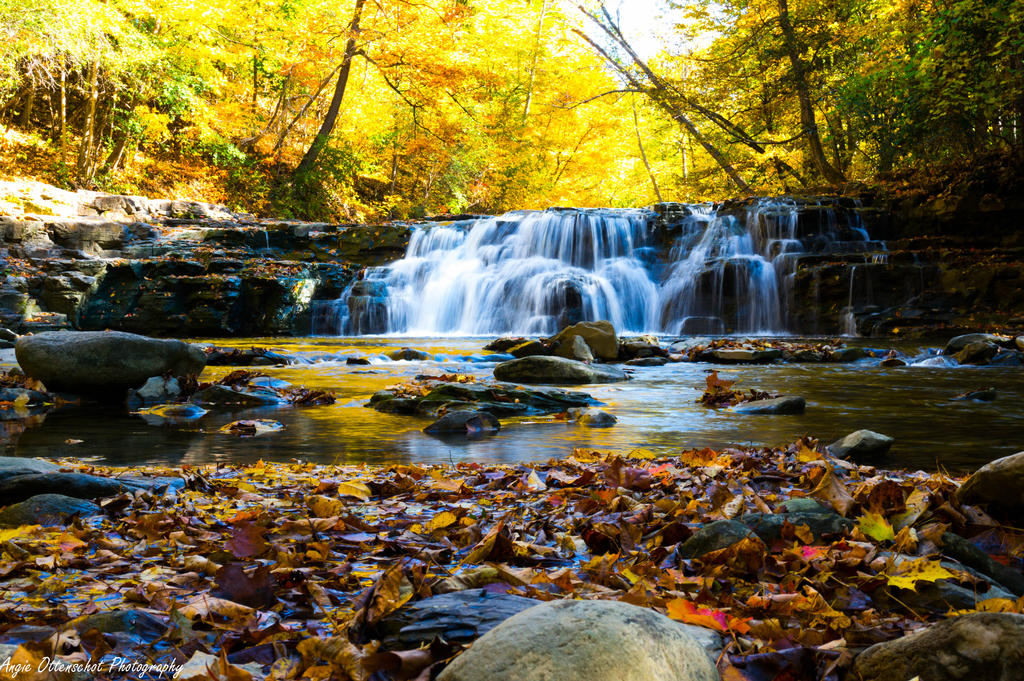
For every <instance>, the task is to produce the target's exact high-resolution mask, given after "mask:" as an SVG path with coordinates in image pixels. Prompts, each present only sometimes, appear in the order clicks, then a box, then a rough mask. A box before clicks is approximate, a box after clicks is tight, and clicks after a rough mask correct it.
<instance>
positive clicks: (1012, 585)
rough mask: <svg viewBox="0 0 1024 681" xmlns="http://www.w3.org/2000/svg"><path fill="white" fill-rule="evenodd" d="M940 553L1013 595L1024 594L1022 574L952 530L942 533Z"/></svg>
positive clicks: (1023, 575)
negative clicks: (993, 581) (996, 583)
mask: <svg viewBox="0 0 1024 681" xmlns="http://www.w3.org/2000/svg"><path fill="white" fill-rule="evenodd" d="M942 553H943V554H944V555H946V556H949V557H950V558H953V559H954V560H957V561H959V562H961V563H963V564H964V565H966V566H967V567H969V568H972V569H974V570H977V571H978V572H980V573H981V574H983V575H985V576H986V577H989V578H990V579H993V580H995V581H996V582H998V583H999V585H1000V586H1002V587H1004V588H1006V589H1007V590H1009V591H1011V592H1012V593H1013V594H1014V595H1015V596H1022V595H1024V574H1022V573H1021V572H1020V570H1014V569H1013V568H1012V567H1009V566H1007V565H1003V564H1002V563H1000V562H998V561H996V560H994V559H993V558H992V556H990V555H988V554H987V553H985V552H984V551H982V550H981V549H979V548H978V547H977V546H975V545H974V544H972V543H971V542H969V541H968V540H966V539H964V538H963V537H961V536H960V535H958V534H954V533H953V532H945V533H943V535H942Z"/></svg>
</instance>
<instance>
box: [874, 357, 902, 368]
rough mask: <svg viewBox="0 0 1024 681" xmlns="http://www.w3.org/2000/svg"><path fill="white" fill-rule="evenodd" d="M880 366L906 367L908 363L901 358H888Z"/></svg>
mask: <svg viewBox="0 0 1024 681" xmlns="http://www.w3.org/2000/svg"><path fill="white" fill-rule="evenodd" d="M879 366H883V367H905V366H907V363H906V362H905V361H903V360H902V359H900V358H899V357H886V358H885V359H883V360H882V361H881V363H879Z"/></svg>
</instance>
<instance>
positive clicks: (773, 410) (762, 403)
mask: <svg viewBox="0 0 1024 681" xmlns="http://www.w3.org/2000/svg"><path fill="white" fill-rule="evenodd" d="M806 408H807V401H806V400H805V399H804V398H802V397H797V396H795V395H785V396H783V397H774V398H771V399H767V400H751V401H750V402H740V403H739V404H737V405H736V406H734V407H733V408H732V411H734V412H736V413H737V414H803V413H804V410H805V409H806Z"/></svg>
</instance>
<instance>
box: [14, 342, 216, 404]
mask: <svg viewBox="0 0 1024 681" xmlns="http://www.w3.org/2000/svg"><path fill="white" fill-rule="evenodd" d="M14 351H15V356H16V357H17V359H18V364H20V365H21V368H22V370H23V371H24V372H25V373H26V374H28V375H29V376H31V377H32V378H36V379H38V380H40V381H42V382H43V385H45V386H46V388H47V389H48V390H55V391H59V392H69V393H77V394H86V395H104V394H105V395H109V396H110V397H113V398H120V397H122V396H123V395H122V393H123V392H124V391H125V390H128V389H130V388H138V387H140V386H142V385H143V384H144V383H146V381H147V380H148V379H149V378H150V377H152V376H162V375H164V374H169V375H172V376H198V375H199V373H200V372H201V371H202V370H203V367H204V366H205V365H206V355H205V354H204V353H203V351H202V350H200V349H199V348H197V347H194V346H192V345H189V344H188V343H185V342H183V341H179V340H168V339H160V338H148V337H146V336H139V335H136V334H134V333H122V332H120V331H48V332H46V333H39V334H36V335H34V336H22V337H20V338H19V339H18V342H17V344H16V345H15V349H14Z"/></svg>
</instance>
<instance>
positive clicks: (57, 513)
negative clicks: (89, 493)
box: [0, 494, 100, 527]
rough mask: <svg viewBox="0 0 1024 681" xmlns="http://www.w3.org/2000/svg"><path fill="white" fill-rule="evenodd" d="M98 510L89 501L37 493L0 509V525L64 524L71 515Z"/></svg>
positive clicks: (94, 513) (90, 513)
mask: <svg viewBox="0 0 1024 681" xmlns="http://www.w3.org/2000/svg"><path fill="white" fill-rule="evenodd" d="M99 512H100V507H99V506H97V505H96V504H94V503H93V502H91V501H86V500H84V499H76V498H74V497H69V496H65V495H63V494H38V495H36V496H34V497H31V498H29V499H27V500H25V501H22V502H20V503H17V504H11V505H10V506H7V507H6V508H4V509H3V510H2V511H0V527H20V526H21V525H66V524H67V520H68V518H70V517H71V516H73V515H77V516H90V515H96V514H97V513H99Z"/></svg>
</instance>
